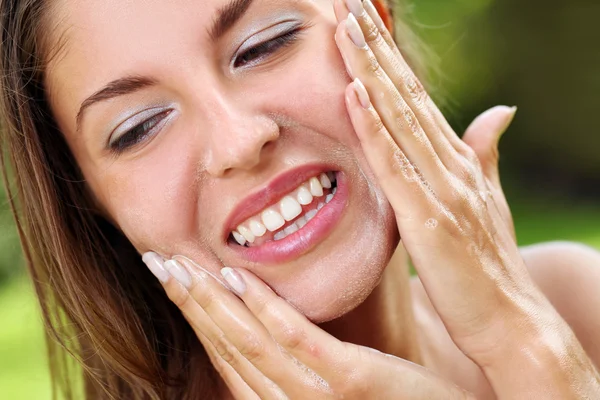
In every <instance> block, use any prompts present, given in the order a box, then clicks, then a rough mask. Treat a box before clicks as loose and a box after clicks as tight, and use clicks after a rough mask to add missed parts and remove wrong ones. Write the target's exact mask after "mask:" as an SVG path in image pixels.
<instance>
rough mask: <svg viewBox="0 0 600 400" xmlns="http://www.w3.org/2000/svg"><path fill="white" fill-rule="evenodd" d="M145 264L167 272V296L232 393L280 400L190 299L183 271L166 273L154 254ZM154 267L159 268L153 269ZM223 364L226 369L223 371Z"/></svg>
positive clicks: (163, 278) (146, 256) (164, 278)
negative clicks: (250, 393) (247, 393)
mask: <svg viewBox="0 0 600 400" xmlns="http://www.w3.org/2000/svg"><path fill="white" fill-rule="evenodd" d="M144 262H146V264H147V265H148V266H149V267H150V269H151V270H152V269H154V270H157V269H158V268H163V270H164V271H168V272H166V275H161V276H159V279H160V280H161V281H162V283H163V287H164V288H165V291H166V293H167V296H168V297H169V299H170V300H171V301H172V302H173V303H174V304H175V305H177V306H178V307H179V309H180V310H181V312H182V313H183V315H184V317H185V318H186V320H187V321H188V322H189V323H190V326H191V327H192V329H193V330H194V332H196V334H197V335H198V338H199V340H200V341H201V342H202V344H203V346H204V348H205V349H206V350H207V353H208V354H209V356H211V361H212V363H213V366H214V367H215V368H216V369H217V371H219V373H220V374H221V376H222V377H223V379H224V380H225V382H226V383H227V385H228V387H229V388H230V389H231V390H232V392H240V393H245V392H247V389H246V388H250V389H251V390H252V392H254V393H255V394H257V395H258V396H259V397H260V398H261V399H280V398H281V394H280V392H281V390H280V389H279V388H277V387H276V386H275V385H274V384H273V382H272V381H271V380H270V379H268V378H267V377H266V376H265V375H264V374H262V373H261V372H260V371H258V369H257V368H256V367H254V365H252V364H251V363H250V362H249V361H248V360H247V359H246V358H245V357H244V356H243V355H242V354H241V353H240V352H239V351H238V349H237V348H236V347H235V346H234V345H233V344H232V343H231V342H230V341H229V340H228V339H227V337H226V336H225V334H224V333H223V331H222V330H221V329H220V328H219V327H218V326H217V325H216V324H215V323H214V322H213V320H212V319H211V318H210V317H209V316H208V315H207V314H206V312H205V311H204V310H203V309H202V307H200V305H199V304H198V303H197V302H196V301H195V300H194V298H193V297H192V296H191V295H190V292H189V291H188V290H187V288H186V286H188V285H187V281H186V282H185V284H182V283H181V280H182V279H181V276H182V274H183V275H184V279H183V280H186V279H185V272H186V271H173V270H172V269H170V270H169V268H168V267H161V265H163V266H164V262H163V260H162V258H161V257H160V256H158V255H156V254H155V253H146V254H144ZM154 263H157V264H160V265H158V266H156V265H155V266H154V267H153V264H154ZM171 268H173V267H171ZM153 272H154V271H153ZM155 275H156V273H155ZM173 276H176V277H179V280H178V279H173V278H172V277H173ZM225 364H226V365H228V366H229V367H225ZM232 370H233V371H235V374H237V375H238V376H239V377H240V378H239V379H236V378H235V374H234V373H233V372H232ZM239 380H242V381H243V382H245V384H239ZM239 398H246V397H239Z"/></svg>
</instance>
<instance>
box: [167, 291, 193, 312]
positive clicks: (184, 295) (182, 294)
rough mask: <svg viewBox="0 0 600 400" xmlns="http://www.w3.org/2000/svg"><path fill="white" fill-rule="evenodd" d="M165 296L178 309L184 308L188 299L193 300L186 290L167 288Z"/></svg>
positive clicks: (188, 301)
mask: <svg viewBox="0 0 600 400" xmlns="http://www.w3.org/2000/svg"><path fill="white" fill-rule="evenodd" d="M167 297H169V300H171V301H172V302H173V304H175V305H176V306H177V307H178V308H179V309H180V310H184V309H186V308H187V305H188V304H189V303H190V301H193V299H192V297H191V296H190V293H189V292H188V291H187V290H167Z"/></svg>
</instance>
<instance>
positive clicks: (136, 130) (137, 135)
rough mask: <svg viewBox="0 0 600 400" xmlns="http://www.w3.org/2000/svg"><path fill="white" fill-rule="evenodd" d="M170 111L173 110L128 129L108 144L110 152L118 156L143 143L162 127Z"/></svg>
mask: <svg viewBox="0 0 600 400" xmlns="http://www.w3.org/2000/svg"><path fill="white" fill-rule="evenodd" d="M171 111H173V110H166V111H163V112H160V113H158V114H156V115H153V116H152V117H150V118H148V119H146V120H145V121H143V122H141V123H139V124H138V125H136V126H134V127H133V128H131V129H129V130H128V131H127V132H125V133H123V134H122V135H121V136H119V137H118V138H117V139H115V140H113V141H112V142H111V143H109V148H110V151H111V152H112V153H114V154H120V153H122V152H124V151H125V150H127V149H129V148H130V147H133V146H135V145H136V144H138V143H140V142H142V141H144V140H145V139H146V138H147V137H148V136H150V135H151V134H152V133H155V132H156V131H157V130H159V129H160V128H162V126H163V125H164V123H163V122H165V120H166V118H167V116H168V115H169V114H170V113H171Z"/></svg>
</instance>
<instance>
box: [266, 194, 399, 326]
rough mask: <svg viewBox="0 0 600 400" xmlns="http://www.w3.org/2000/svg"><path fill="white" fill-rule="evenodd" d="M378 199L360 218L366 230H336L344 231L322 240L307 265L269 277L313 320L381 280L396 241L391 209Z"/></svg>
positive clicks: (337, 311) (355, 301)
mask: <svg viewBox="0 0 600 400" xmlns="http://www.w3.org/2000/svg"><path fill="white" fill-rule="evenodd" d="M384 203H385V204H383V205H382V209H381V210H380V213H378V215H377V217H376V218H372V219H370V220H368V221H367V220H364V221H363V222H364V224H363V229H364V230H363V232H364V231H368V233H363V234H361V233H360V232H361V230H360V229H355V230H352V231H349V230H347V229H342V232H345V233H344V234H343V235H339V237H338V235H333V236H332V237H331V239H332V240H331V241H326V242H324V243H323V246H322V247H321V249H319V251H316V252H315V254H314V256H315V257H310V261H307V262H308V263H309V264H305V265H300V266H298V270H300V271H302V272H301V273H298V274H292V275H291V276H288V278H292V279H288V280H287V281H286V282H274V283H273V284H272V285H271V286H272V287H273V289H274V290H275V292H277V294H278V295H279V296H281V297H283V298H285V299H286V300H287V301H288V302H289V303H290V304H292V305H293V306H294V307H295V308H296V309H297V310H299V311H300V312H302V313H303V314H304V315H305V316H306V317H307V318H308V319H310V320H311V321H312V322H314V323H317V324H319V323H324V322H328V321H331V320H334V319H337V318H340V317H342V316H343V315H345V314H347V313H349V312H350V311H352V310H354V309H355V308H357V307H358V306H359V305H360V304H362V303H363V302H364V301H365V300H366V299H367V298H368V297H369V295H370V294H371V293H372V292H373V290H374V289H375V288H376V287H377V286H378V285H379V283H380V282H381V279H382V276H383V273H384V271H385V269H386V268H387V266H388V265H389V262H390V260H391V258H392V256H393V254H394V252H395V250H396V248H397V246H398V243H399V234H398V229H397V225H396V220H395V217H394V214H393V212H392V210H391V207H390V206H389V204H388V203H387V201H385V202H384ZM336 241H337V242H336ZM326 249H329V251H327V250H326Z"/></svg>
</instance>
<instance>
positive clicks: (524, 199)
mask: <svg viewBox="0 0 600 400" xmlns="http://www.w3.org/2000/svg"><path fill="white" fill-rule="evenodd" d="M408 15H409V19H410V20H411V21H412V23H413V24H414V25H415V29H416V31H417V33H418V35H419V36H420V37H422V39H423V41H424V43H426V44H427V46H428V47H430V48H431V53H432V54H434V55H435V56H434V57H432V59H431V64H430V65H431V66H436V68H435V69H437V70H438V73H437V74H433V75H432V78H431V82H430V83H431V86H432V89H433V90H434V92H435V95H436V97H438V98H439V99H442V100H443V103H444V107H443V108H444V111H445V113H446V115H447V116H448V118H449V120H450V121H451V123H452V124H453V126H454V127H455V128H456V130H457V131H459V132H462V131H464V129H465V128H466V127H467V126H468V124H469V122H470V121H471V120H472V119H473V118H474V117H475V116H476V115H477V114H479V113H480V112H482V111H483V110H485V109H487V108H489V107H491V106H493V105H496V104H507V105H517V106H518V107H519V111H518V113H517V116H516V119H515V121H514V123H513V125H512V127H511V128H510V130H509V131H508V132H507V134H506V135H505V136H504V138H503V139H502V143H501V146H500V153H501V157H502V162H501V168H502V176H503V182H504V185H505V190H506V192H507V196H508V199H509V203H510V204H511V206H512V210H513V215H514V218H515V223H516V227H517V232H518V236H519V242H520V244H522V245H526V244H529V243H535V242H539V241H546V240H574V241H579V242H583V243H587V244H589V245H592V246H595V247H596V248H600V160H599V156H598V151H599V150H600V134H599V133H600V132H599V129H598V127H597V126H598V125H597V123H598V116H599V115H600V47H598V41H599V40H600V30H599V29H598V24H599V22H598V21H600V1H598V0H570V1H566V0H563V1H559V0H545V1H541V0H529V1H527V2H523V1H517V0H497V1H496V0H420V1H416V2H413V3H412V4H411V5H410V6H409V10H408ZM432 69H433V68H432ZM49 398H50V383H49V379H48V374H47V371H46V359H45V348H44V343H43V334H42V327H41V322H40V316H39V312H38V309H37V305H36V304H35V300H34V298H33V294H32V289H31V287H30V285H29V283H28V281H27V278H26V276H24V274H23V268H22V258H21V255H20V250H19V245H18V242H17V236H16V232H15V230H14V227H13V225H12V220H11V217H10V215H9V212H8V206H7V201H6V198H5V196H4V193H3V192H2V191H0V399H11V400H12V399H49Z"/></svg>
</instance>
